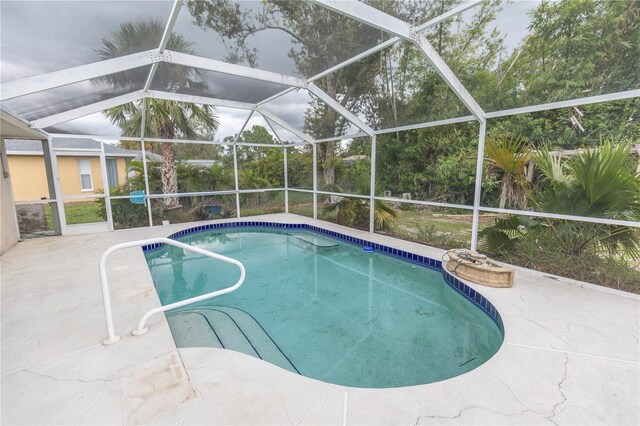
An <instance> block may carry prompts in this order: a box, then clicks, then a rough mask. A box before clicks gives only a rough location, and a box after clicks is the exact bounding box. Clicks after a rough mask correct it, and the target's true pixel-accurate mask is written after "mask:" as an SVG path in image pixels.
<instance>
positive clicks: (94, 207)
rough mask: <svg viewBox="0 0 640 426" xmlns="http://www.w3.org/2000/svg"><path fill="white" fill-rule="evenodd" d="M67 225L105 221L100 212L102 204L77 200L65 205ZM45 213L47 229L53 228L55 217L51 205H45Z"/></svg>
mask: <svg viewBox="0 0 640 426" xmlns="http://www.w3.org/2000/svg"><path fill="white" fill-rule="evenodd" d="M64 211H65V217H66V219H67V225H78V224H81V223H94V222H104V221H105V220H104V219H102V218H101V217H100V215H99V214H98V213H99V211H100V206H99V205H98V203H96V202H76V203H66V204H65V205H64ZM44 214H45V215H46V217H47V229H48V230H53V217H52V216H51V206H50V205H48V204H47V205H45V206H44Z"/></svg>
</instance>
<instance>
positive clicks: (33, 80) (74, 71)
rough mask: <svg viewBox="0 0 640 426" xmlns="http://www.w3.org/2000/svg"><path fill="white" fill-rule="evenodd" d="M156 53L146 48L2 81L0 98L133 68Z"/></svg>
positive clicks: (147, 62)
mask: <svg viewBox="0 0 640 426" xmlns="http://www.w3.org/2000/svg"><path fill="white" fill-rule="evenodd" d="M157 55H158V50H157V49H156V50H147V51H145V52H139V53H134V54H131V55H126V56H120V57H118V58H114V59H107V60H104V61H100V62H94V63H92V64H88V65H80V66H77V67H72V68H67V69H64V70H60V71H53V72H50V73H46V74H40V75H36V76H33V77H27V78H22V79H19V80H14V81H9V82H6V83H2V85H1V86H2V87H1V88H0V100H2V101H5V100H7V99H13V98H17V97H18V96H24V95H29V94H31V93H36V92H41V91H43V90H49V89H55V88H56V87H60V86H66V85H68V84H73V83H77V82H80V81H85V80H90V79H92V78H98V77H102V76H105V75H108V74H114V73H117V72H122V71H127V70H130V69H133V68H138V67H143V66H145V65H149V64H151V63H153V62H154V57H155V56H157Z"/></svg>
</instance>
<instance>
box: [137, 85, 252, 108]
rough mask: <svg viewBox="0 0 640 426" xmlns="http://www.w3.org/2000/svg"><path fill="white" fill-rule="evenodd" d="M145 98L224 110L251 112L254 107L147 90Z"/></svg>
mask: <svg viewBox="0 0 640 426" xmlns="http://www.w3.org/2000/svg"><path fill="white" fill-rule="evenodd" d="M145 97H147V98H152V99H163V100H166V101H177V102H188V103H193V104H201V105H213V106H218V107H224V108H235V109H245V110H253V108H254V105H253V104H250V103H247V102H238V101H229V100H226V99H218V98H210V97H208V96H196V95H187V94H183V93H174V92H163V91H157V90H148V91H147V92H146V93H145Z"/></svg>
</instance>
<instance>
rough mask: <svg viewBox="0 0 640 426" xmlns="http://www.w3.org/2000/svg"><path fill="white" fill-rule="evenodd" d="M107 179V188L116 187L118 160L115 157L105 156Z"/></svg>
mask: <svg viewBox="0 0 640 426" xmlns="http://www.w3.org/2000/svg"><path fill="white" fill-rule="evenodd" d="M107 180H108V181H109V188H116V187H117V186H118V184H119V182H118V160H117V159H115V158H107Z"/></svg>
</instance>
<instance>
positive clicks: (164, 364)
mask: <svg viewBox="0 0 640 426" xmlns="http://www.w3.org/2000/svg"><path fill="white" fill-rule="evenodd" d="M246 219H248V218H246ZM234 220H235V219H232V220H231V221H234ZM243 220H245V218H243ZM259 220H263V221H278V222H288V223H312V222H313V221H312V220H310V219H306V218H303V217H301V216H296V215H285V214H280V215H269V216H260V219H259ZM200 224H202V223H200ZM317 225H318V226H321V227H324V228H328V229H333V230H337V231H341V232H348V233H350V234H352V235H355V236H359V237H360V238H366V239H369V240H374V241H377V242H380V243H384V244H387V245H390V246H394V247H397V248H401V249H404V250H407V251H412V252H414V253H419V254H422V255H427V256H431V257H434V258H439V257H440V256H441V255H442V251H441V250H437V249H432V248H428V247H425V246H422V245H419V244H413V243H408V242H403V241H401V240H396V239H392V238H387V237H383V236H379V235H376V236H371V235H370V234H368V233H366V232H360V231H354V230H347V228H343V227H340V226H337V225H332V224H329V223H326V222H317ZM191 226H194V225H193V224H192V225H189V224H182V225H172V226H170V227H154V228H144V229H135V230H128V231H117V232H111V233H102V234H93V235H77V236H69V237H51V238H43V239H37V240H28V241H24V242H21V243H19V244H18V245H17V246H15V247H14V248H12V249H11V250H10V251H8V252H7V253H5V254H4V255H3V256H2V257H1V258H0V259H1V262H2V276H1V284H2V286H1V291H2V293H1V296H2V323H1V325H2V328H1V332H2V342H1V343H2V358H1V361H2V378H1V380H2V387H1V389H2V400H1V402H2V405H1V415H2V418H1V420H2V424H7V425H8V424H122V423H128V424H129V423H130V424H217V423H222V424H345V423H346V424H581V425H583V424H630V425H631V424H639V423H640V407H639V406H640V394H639V389H640V362H639V360H640V358H639V346H640V345H639V343H638V337H639V329H640V310H639V309H640V302H639V300H638V297H637V296H634V295H629V294H616V293H615V292H606V291H601V290H598V289H593V288H589V287H585V288H583V287H581V286H579V285H576V284H570V283H564V282H559V281H557V280H553V279H550V278H546V277H544V276H543V275H542V274H537V273H532V272H528V271H523V270H519V271H518V272H517V273H516V283H515V286H514V287H513V288H511V289H491V288H486V287H482V286H476V285H473V287H474V288H475V289H477V290H479V291H480V292H481V293H482V294H483V295H484V296H485V297H487V298H488V299H489V300H490V301H491V302H492V303H493V304H494V305H495V306H496V308H497V309H498V310H499V312H500V314H501V315H502V318H503V320H504V325H505V333H506V336H505V341H504V344H503V345H502V347H501V348H500V350H499V351H498V353H497V354H496V355H495V356H494V357H493V358H491V359H490V360H489V361H488V362H486V363H485V364H483V365H482V366H480V367H479V368H477V369H475V370H473V371H471V372H469V373H466V374H464V375H462V376H458V377H455V378H453V379H449V380H445V381H443V382H438V383H432V384H428V385H422V386H413V387H407V388H397V389H359V388H348V387H343V386H336V385H331V384H327V383H323V382H319V381H317V380H313V379H309V378H306V377H302V376H298V375H296V374H293V373H290V372H288V371H286V370H283V369H280V368H278V367H276V366H273V365H271V364H268V363H266V362H264V361H261V360H259V359H256V358H253V357H250V356H247V355H243V354H241V353H236V352H232V351H229V350H225V349H214V348H198V349H180V350H177V349H176V347H175V344H174V342H173V339H172V337H171V333H170V331H169V327H168V325H167V322H166V320H165V319H164V316H162V315H157V316H155V317H152V319H151V320H150V321H149V325H150V327H151V329H150V331H149V333H148V334H146V335H144V336H139V337H134V336H132V335H131V334H130V331H131V330H132V329H133V328H135V326H136V322H137V321H138V320H139V319H140V317H141V316H142V315H143V313H145V312H146V311H148V310H149V309H151V308H153V307H156V306H158V305H159V304H160V302H159V300H158V297H157V295H156V293H155V290H154V287H153V282H152V280H151V275H150V273H149V270H148V269H147V265H146V263H145V259H144V256H143V254H142V251H141V250H140V249H139V248H136V249H127V250H123V251H121V252H118V253H116V254H114V255H113V256H112V260H111V261H110V262H109V267H108V269H109V276H110V282H111V285H112V300H113V303H114V317H115V319H116V331H117V332H118V334H120V335H121V336H122V340H121V341H120V342H119V343H117V344H115V345H113V346H103V345H101V344H100V342H101V341H102V339H103V338H104V337H105V333H106V332H105V326H104V316H103V311H102V299H101V296H100V284H99V278H98V260H99V258H100V256H101V254H102V253H103V252H104V250H105V249H107V248H108V247H109V246H111V245H113V244H116V243H120V242H125V241H131V240H135V239H144V238H150V237H155V236H168V235H169V234H171V233H173V232H176V231H178V230H181V229H186V228H189V227H191Z"/></svg>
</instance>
